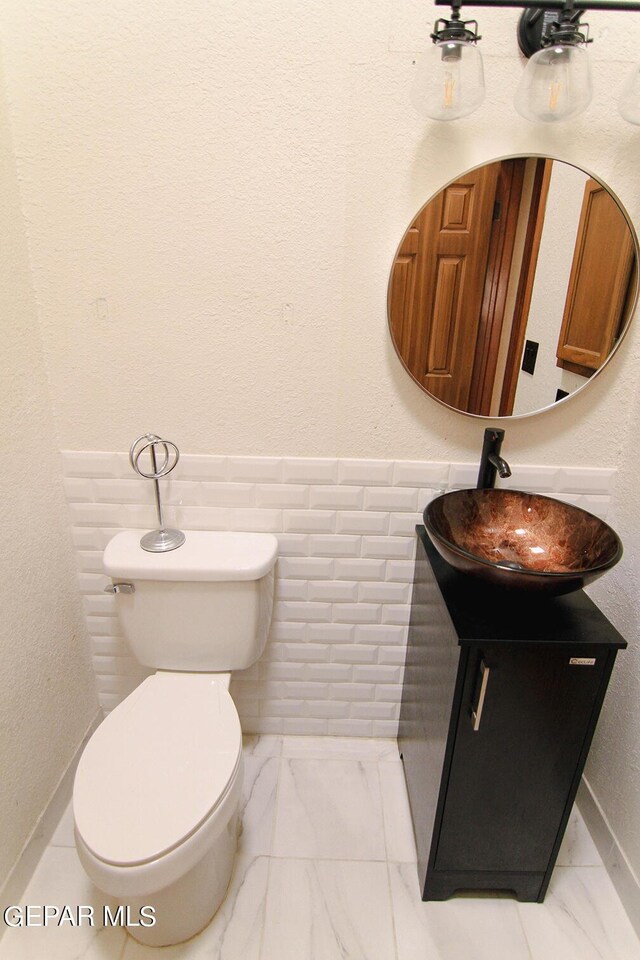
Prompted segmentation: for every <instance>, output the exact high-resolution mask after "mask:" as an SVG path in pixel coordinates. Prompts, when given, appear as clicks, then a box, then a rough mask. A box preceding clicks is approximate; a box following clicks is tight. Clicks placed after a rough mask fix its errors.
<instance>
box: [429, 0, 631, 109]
mask: <svg viewBox="0 0 640 960" xmlns="http://www.w3.org/2000/svg"><path fill="white" fill-rule="evenodd" d="M434 2H435V5H436V6H450V7H451V18H450V19H449V20H446V19H440V20H438V21H436V24H435V27H434V32H433V33H432V34H431V39H432V40H433V46H432V47H430V48H429V50H427V51H426V53H424V54H423V55H422V56H421V57H420V58H419V59H418V61H417V65H416V67H417V69H416V77H415V80H414V83H413V86H412V89H411V101H412V103H413V105H414V107H415V109H416V110H417V111H418V113H420V114H422V115H423V116H425V117H430V118H432V119H435V120H456V119H458V118H459V117H465V116H468V115H469V114H470V113H473V111H474V110H476V109H477V108H478V107H479V106H480V104H481V103H482V101H483V100H484V96H485V86H484V74H483V68H482V58H481V56H480V51H479V50H478V49H477V46H476V44H477V42H478V40H480V37H479V36H478V24H477V21H475V20H467V21H465V20H462V19H461V16H460V9H461V6H462V2H463V0H434ZM467 5H468V6H471V7H516V8H523V13H522V16H521V17H520V21H519V24H518V44H519V46H520V50H521V51H522V53H523V54H524V55H525V56H526V57H527V58H529V62H528V63H527V66H526V69H525V71H524V73H523V76H522V80H521V81H520V84H519V86H518V88H517V90H516V94H515V97H514V105H515V108H516V110H517V111H518V113H519V114H521V116H523V117H525V118H526V119H527V120H531V121H534V122H538V121H542V122H543V123H553V122H557V121H559V120H569V119H570V118H572V117H576V116H578V114H580V113H582V111H583V110H585V109H586V107H587V106H588V105H589V103H590V101H591V97H592V83H591V69H590V65H589V56H588V53H587V49H586V47H587V44H588V43H591V42H592V41H591V40H590V38H589V33H588V24H586V23H582V22H581V19H580V18H581V16H582V14H583V13H584V11H585V10H609V11H625V10H627V11H640V2H636V0H469V3H468V4H467ZM618 109H619V111H620V113H621V115H622V116H623V117H624V119H625V120H628V121H629V122H630V123H635V124H638V125H640V65H639V66H636V67H635V68H634V70H633V71H632V73H631V75H630V76H629V78H628V80H627V82H626V83H625V85H624V87H623V90H622V94H621V97H620V101H619V106H618Z"/></svg>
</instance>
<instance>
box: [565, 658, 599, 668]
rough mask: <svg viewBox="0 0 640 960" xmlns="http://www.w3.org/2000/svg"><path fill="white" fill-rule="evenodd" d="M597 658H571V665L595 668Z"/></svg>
mask: <svg viewBox="0 0 640 960" xmlns="http://www.w3.org/2000/svg"><path fill="white" fill-rule="evenodd" d="M595 662H596V658H595V657H571V658H570V660H569V664H570V666H572V667H593V666H595Z"/></svg>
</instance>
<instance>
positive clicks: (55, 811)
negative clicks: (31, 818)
mask: <svg viewBox="0 0 640 960" xmlns="http://www.w3.org/2000/svg"><path fill="white" fill-rule="evenodd" d="M103 717H104V713H103V711H102V710H99V711H98V712H97V713H96V715H95V716H94V718H93V720H92V721H91V723H90V725H89V728H88V730H87V732H86V733H85V735H84V737H83V738H82V742H81V743H80V746H79V747H78V749H77V750H76V752H75V754H74V755H73V758H72V760H71V763H70V764H69V766H68V767H67V769H66V770H65V772H64V773H63V774H62V777H61V778H60V781H59V783H58V786H57V787H56V789H55V790H54V792H53V796H52V797H51V800H50V801H49V803H48V804H47V806H46V808H45V810H44V812H43V813H42V815H41V817H40V819H39V820H38V822H37V824H36V825H35V827H34V829H33V833H32V834H31V836H30V837H29V839H28V840H27V843H26V844H25V847H24V850H23V851H22V853H21V854H20V856H19V857H18V860H17V861H16V864H15V866H14V867H13V869H12V871H11V873H10V874H9V876H8V878H7V880H6V882H5V884H4V886H3V887H2V889H0V903H3V904H5V905H6V904H10V903H20V902H21V899H22V896H23V894H24V891H25V890H26V888H27V885H28V883H29V881H30V879H31V877H32V875H33V872H34V870H35V868H36V867H37V865H38V862H39V860H40V857H41V856H42V854H43V853H44V851H45V850H46V848H47V846H48V845H49V843H50V841H51V838H52V837H53V834H54V833H55V829H56V827H57V826H58V823H59V822H60V818H61V817H62V814H63V813H64V811H65V810H66V807H67V804H68V803H69V800H70V798H71V793H72V790H73V778H74V776H75V772H76V767H77V766H78V761H79V760H80V756H81V754H82V751H83V750H84V748H85V746H86V744H87V742H88V740H89V738H90V737H91V735H92V734H93V732H94V731H95V730H96V729H97V727H98V726H99V725H100V723H101V722H102V719H103ZM4 930H5V926H4V924H2V925H0V938H2V934H3V933H4Z"/></svg>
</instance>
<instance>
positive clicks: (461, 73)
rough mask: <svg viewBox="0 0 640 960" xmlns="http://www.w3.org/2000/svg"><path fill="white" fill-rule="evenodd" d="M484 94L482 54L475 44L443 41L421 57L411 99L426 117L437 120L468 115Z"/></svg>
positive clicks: (417, 65) (475, 107)
mask: <svg viewBox="0 0 640 960" xmlns="http://www.w3.org/2000/svg"><path fill="white" fill-rule="evenodd" d="M484 96H485V86H484V70H483V68H482V56H481V54H480V51H479V50H478V48H477V47H476V45H475V43H469V42H468V41H464V40H441V41H439V42H438V43H434V44H433V46H431V47H429V49H428V50H427V51H426V52H425V53H423V54H422V56H421V57H420V58H419V59H418V62H417V64H416V77H415V80H414V82H413V86H412V87H411V102H412V104H413V106H414V107H415V109H416V110H417V111H418V113H419V114H421V115H422V116H424V117H430V118H431V119H433V120H456V119H457V118H458V117H466V116H468V114H470V113H473V111H474V110H476V109H477V108H478V107H479V106H480V104H481V103H482V101H483V100H484Z"/></svg>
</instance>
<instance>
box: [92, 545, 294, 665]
mask: <svg viewBox="0 0 640 960" xmlns="http://www.w3.org/2000/svg"><path fill="white" fill-rule="evenodd" d="M140 537H141V531H139V530H123V531H122V532H121V533H118V534H116V536H115V537H114V538H113V539H112V540H110V541H109V543H108V544H107V547H106V549H105V551H104V560H103V562H104V571H105V573H106V574H107V576H109V577H111V580H112V581H113V583H114V584H125V585H130V586H131V587H133V590H132V591H131V590H129V591H128V590H127V587H126V586H125V588H124V590H123V589H120V590H118V592H117V593H116V594H115V600H116V606H117V610H118V617H119V619H120V623H121V625H122V630H123V633H124V636H125V637H126V639H127V641H128V642H129V645H130V647H131V650H132V652H133V654H134V656H135V657H136V658H137V659H138V660H139V661H140V663H143V664H144V665H145V666H147V667H153V668H155V669H157V670H189V671H193V672H198V671H202V672H203V673H204V672H206V673H218V672H227V671H229V670H243V669H245V668H246V667H250V666H251V664H252V663H255V661H256V660H257V659H258V658H259V657H260V655H261V654H262V651H263V650H264V647H265V644H266V642H267V635H268V633H269V626H270V623H271V613H272V610H273V592H274V579H275V573H274V567H275V562H276V557H277V551H278V541H277V540H276V538H275V537H274V536H273V534H270V533H228V532H218V531H201V530H198V531H187V533H186V540H185V542H184V544H183V545H182V546H181V547H178V549H177V550H171V551H169V552H167V553H148V552H147V551H146V550H143V549H142V547H141V546H140Z"/></svg>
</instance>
